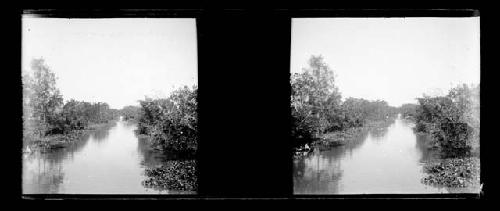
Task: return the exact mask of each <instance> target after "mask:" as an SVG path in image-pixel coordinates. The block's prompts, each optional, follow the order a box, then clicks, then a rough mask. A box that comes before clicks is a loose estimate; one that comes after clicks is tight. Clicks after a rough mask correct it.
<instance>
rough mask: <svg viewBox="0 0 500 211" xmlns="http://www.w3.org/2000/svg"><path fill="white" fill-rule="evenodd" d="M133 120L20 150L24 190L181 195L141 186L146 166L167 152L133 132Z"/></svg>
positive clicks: (33, 192)
mask: <svg viewBox="0 0 500 211" xmlns="http://www.w3.org/2000/svg"><path fill="white" fill-rule="evenodd" d="M135 129H136V124H134V123H130V122H126V121H122V120H120V121H117V122H116V124H115V125H113V126H111V127H109V128H104V129H99V130H96V131H92V132H91V133H89V134H87V135H85V136H84V137H82V139H81V140H78V141H75V142H74V143H72V144H71V145H69V146H68V147H65V148H61V149H56V150H51V151H50V152H46V153H40V152H35V153H31V154H26V153H25V154H23V173H22V183H23V185H22V191H23V193H24V194H169V193H175V194H183V193H187V192H169V191H165V190H162V191H160V190H154V189H150V188H146V187H144V186H143V185H142V184H141V182H142V181H143V180H144V179H146V176H145V174H144V173H145V168H147V167H155V166H159V165H161V163H162V162H164V161H165V159H166V157H165V156H164V155H163V154H162V153H160V152H157V151H154V150H152V149H151V148H150V147H149V146H148V144H147V143H146V140H143V139H138V138H137V136H136V135H135V133H134V130H135Z"/></svg>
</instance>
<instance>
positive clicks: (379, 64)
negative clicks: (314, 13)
mask: <svg viewBox="0 0 500 211" xmlns="http://www.w3.org/2000/svg"><path fill="white" fill-rule="evenodd" d="M479 47H480V44H479V17H472V18H295V19H293V20H292V46H291V49H292V52H291V72H292V73H295V72H301V71H302V68H303V67H307V66H308V64H307V61H308V59H309V58H310V56H311V55H319V54H321V55H323V57H324V59H325V61H326V63H327V64H328V65H329V66H330V67H331V68H332V69H333V70H334V72H335V74H336V75H337V78H336V84H337V86H338V87H339V90H340V92H341V93H342V97H343V99H345V98H346V97H358V98H365V99H370V100H376V99H382V100H385V101H387V102H388V103H389V104H390V105H392V106H399V105H401V104H403V103H416V100H415V98H416V97H421V96H422V94H424V93H426V94H429V95H437V94H446V93H447V92H448V90H449V89H450V88H451V87H452V86H456V85H457V84H459V83H467V84H471V83H474V84H479V77H480V60H479V58H480V57H479V54H480V53H479Z"/></svg>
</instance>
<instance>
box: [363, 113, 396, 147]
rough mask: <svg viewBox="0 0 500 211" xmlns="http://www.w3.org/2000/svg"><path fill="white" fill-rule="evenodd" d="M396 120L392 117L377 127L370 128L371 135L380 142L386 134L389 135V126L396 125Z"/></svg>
mask: <svg viewBox="0 0 500 211" xmlns="http://www.w3.org/2000/svg"><path fill="white" fill-rule="evenodd" d="M395 122H396V119H394V118H391V119H388V120H386V121H385V122H383V123H381V124H379V125H377V127H374V128H370V131H369V133H370V135H371V137H372V138H373V140H374V141H376V142H380V141H383V140H386V139H385V136H386V135H387V132H388V131H389V128H390V127H391V126H393V125H394V123H395Z"/></svg>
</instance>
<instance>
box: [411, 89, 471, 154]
mask: <svg viewBox="0 0 500 211" xmlns="http://www.w3.org/2000/svg"><path fill="white" fill-rule="evenodd" d="M418 102H419V106H418V108H417V110H416V118H415V119H416V127H415V130H416V131H418V132H426V133H430V134H431V135H432V137H433V140H434V141H436V142H437V143H438V146H439V147H440V148H441V149H442V150H444V151H447V152H468V151H469V150H470V149H471V148H472V147H474V146H476V145H478V144H479V143H478V141H479V86H475V87H474V86H472V87H469V86H467V85H465V84H463V85H460V86H457V87H455V88H453V89H451V90H450V91H449V93H448V95H446V96H437V97H429V96H424V97H422V98H418Z"/></svg>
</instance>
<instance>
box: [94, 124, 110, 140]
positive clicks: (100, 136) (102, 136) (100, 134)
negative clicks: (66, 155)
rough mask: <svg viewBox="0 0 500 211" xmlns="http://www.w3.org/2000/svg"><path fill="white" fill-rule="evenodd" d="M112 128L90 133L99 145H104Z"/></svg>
mask: <svg viewBox="0 0 500 211" xmlns="http://www.w3.org/2000/svg"><path fill="white" fill-rule="evenodd" d="M109 131H110V128H107V127H106V128H103V129H99V130H95V131H92V132H91V133H90V137H91V138H92V139H94V140H95V142H97V143H102V142H103V141H104V140H106V139H107V138H108V136H109Z"/></svg>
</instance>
